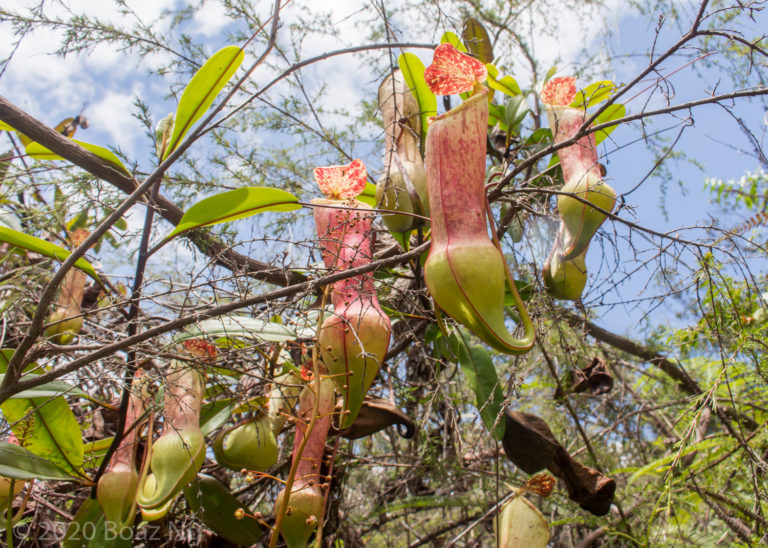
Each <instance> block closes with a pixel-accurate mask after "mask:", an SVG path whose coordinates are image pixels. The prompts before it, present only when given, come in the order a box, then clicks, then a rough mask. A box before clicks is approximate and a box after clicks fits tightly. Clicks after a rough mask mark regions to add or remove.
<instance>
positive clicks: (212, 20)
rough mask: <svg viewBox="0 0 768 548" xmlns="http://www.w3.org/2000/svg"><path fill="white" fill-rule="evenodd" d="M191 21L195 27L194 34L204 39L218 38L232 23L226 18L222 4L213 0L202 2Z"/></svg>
mask: <svg viewBox="0 0 768 548" xmlns="http://www.w3.org/2000/svg"><path fill="white" fill-rule="evenodd" d="M192 20H193V21H194V22H195V24H196V25H197V26H196V28H195V31H196V34H200V35H202V36H205V37H211V36H218V35H219V34H220V33H221V30H222V29H223V28H224V27H225V26H226V25H228V24H229V23H231V22H232V20H231V19H230V18H229V17H227V12H226V10H225V9H224V6H223V4H221V3H220V2H216V1H213V0H207V1H204V2H203V6H202V7H201V8H200V9H199V10H198V11H196V12H195V15H194V17H193V18H192Z"/></svg>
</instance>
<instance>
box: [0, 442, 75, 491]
mask: <svg viewBox="0 0 768 548" xmlns="http://www.w3.org/2000/svg"><path fill="white" fill-rule="evenodd" d="M0 476H6V477H8V478H15V479H31V478H35V479H39V480H51V481H79V478H76V477H73V476H71V475H69V474H68V473H67V472H66V471H64V470H63V469H61V468H60V467H58V466H56V465H55V464H54V463H52V462H51V461H49V460H48V459H45V458H43V457H40V456H38V455H35V454H34V453H32V452H31V451H29V450H27V449H24V448H23V447H19V446H18V445H15V444H13V443H8V442H7V441H0Z"/></svg>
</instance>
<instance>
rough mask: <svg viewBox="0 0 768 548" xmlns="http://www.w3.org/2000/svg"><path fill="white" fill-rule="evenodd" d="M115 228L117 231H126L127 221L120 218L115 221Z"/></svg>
mask: <svg viewBox="0 0 768 548" xmlns="http://www.w3.org/2000/svg"><path fill="white" fill-rule="evenodd" d="M115 228H116V229H118V230H128V221H126V220H125V219H123V218H122V217H120V218H119V219H118V220H116V221H115Z"/></svg>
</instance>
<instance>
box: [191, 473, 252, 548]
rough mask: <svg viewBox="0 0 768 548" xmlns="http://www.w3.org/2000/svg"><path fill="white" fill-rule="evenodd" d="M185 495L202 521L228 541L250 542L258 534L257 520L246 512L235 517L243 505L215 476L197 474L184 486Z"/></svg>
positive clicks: (249, 544)
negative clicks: (239, 516) (195, 477)
mask: <svg viewBox="0 0 768 548" xmlns="http://www.w3.org/2000/svg"><path fill="white" fill-rule="evenodd" d="M184 496H185V497H186V499H187V502H188V503H189V507H190V509H191V510H192V511H193V512H195V514H197V515H199V516H200V517H201V518H202V520H203V523H204V524H205V525H206V526H208V527H210V528H211V529H212V530H213V531H214V532H215V533H218V534H219V535H220V536H222V537H223V538H225V539H227V540H228V541H230V542H234V543H235V544H239V545H242V546H251V545H254V544H256V543H257V542H258V541H259V539H260V538H261V535H262V530H261V527H259V522H258V521H256V520H255V519H254V518H252V517H250V516H249V515H245V516H244V517H243V518H242V519H237V518H236V517H235V512H237V510H238V509H240V508H243V506H244V505H243V503H241V502H240V501H239V500H238V499H237V497H235V496H234V495H233V494H232V493H230V491H229V489H227V488H226V487H225V486H224V485H222V484H221V483H220V482H219V481H218V480H216V479H215V478H213V477H211V476H206V475H204V474H198V476H197V479H196V480H195V481H193V482H192V483H191V484H189V485H188V486H187V487H185V488H184Z"/></svg>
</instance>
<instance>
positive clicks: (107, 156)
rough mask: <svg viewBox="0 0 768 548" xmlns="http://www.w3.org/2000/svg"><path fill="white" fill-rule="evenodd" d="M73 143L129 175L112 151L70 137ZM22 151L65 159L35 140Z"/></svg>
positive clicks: (52, 158) (46, 157)
mask: <svg viewBox="0 0 768 548" xmlns="http://www.w3.org/2000/svg"><path fill="white" fill-rule="evenodd" d="M72 140H73V141H74V142H75V143H77V144H78V145H80V146H81V147H83V148H84V149H85V150H87V151H88V152H91V153H92V154H94V155H96V156H98V157H99V158H101V159H102V160H104V161H105V162H108V163H110V164H112V165H113V166H115V167H116V168H118V169H119V170H120V171H122V172H124V173H128V174H129V175H130V172H129V171H128V170H127V169H126V168H125V166H124V165H123V162H121V161H120V158H118V157H117V156H116V155H115V153H114V152H112V151H111V150H109V149H107V148H104V147H100V146H99V145H92V144H91V143H86V142H84V141H78V140H77V139H72ZM24 151H25V152H26V153H27V156H30V157H31V158H35V159H36V160H66V158H63V157H61V156H59V155H58V154H56V153H54V152H51V151H50V150H48V149H47V148H45V147H44V146H43V145H41V144H40V143H38V142H36V141H32V142H31V143H29V144H28V145H27V146H26V147H25V149H24Z"/></svg>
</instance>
